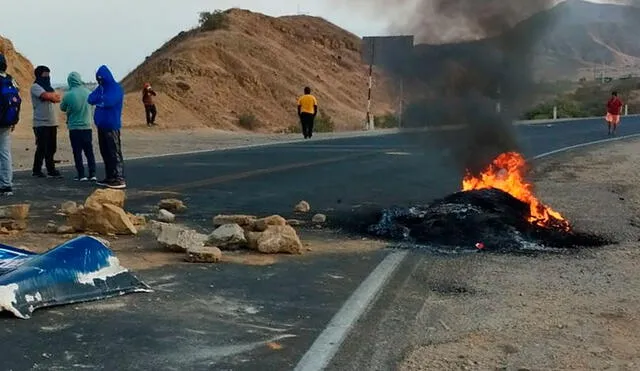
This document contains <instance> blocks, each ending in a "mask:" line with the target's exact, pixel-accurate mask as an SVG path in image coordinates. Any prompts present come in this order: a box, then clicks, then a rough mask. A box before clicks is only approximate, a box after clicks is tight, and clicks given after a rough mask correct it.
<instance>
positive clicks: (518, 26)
mask: <svg viewBox="0 0 640 371" xmlns="http://www.w3.org/2000/svg"><path fill="white" fill-rule="evenodd" d="M557 2H558V1H555V0H395V1H391V0H390V1H384V4H383V1H382V0H379V1H377V2H376V1H373V2H368V6H369V7H371V6H376V5H375V4H378V6H379V8H377V9H378V11H379V12H381V11H382V10H384V8H382V7H383V6H384V7H385V8H386V9H387V10H385V13H386V14H394V19H392V20H391V21H392V22H391V25H392V26H391V31H392V33H393V34H413V35H415V37H416V41H417V42H418V43H420V42H429V43H430V44H418V45H416V46H415V48H414V50H413V53H412V55H410V56H398V57H397V58H395V59H394V60H392V61H391V62H390V63H389V64H388V65H386V66H384V68H385V69H387V70H388V72H390V73H392V74H393V75H395V76H396V78H398V79H402V81H403V82H404V84H405V87H406V88H405V92H406V93H405V101H406V102H407V105H406V110H405V117H404V124H405V125H406V126H411V127H414V128H415V127H430V128H433V127H435V126H437V127H442V126H451V125H456V126H459V125H462V126H464V129H462V130H458V131H447V130H445V131H439V130H435V131H434V130H432V131H428V132H427V133H426V134H424V136H426V137H428V138H429V139H430V142H433V138H434V136H436V135H437V142H438V143H439V144H441V145H443V146H444V149H445V150H447V151H449V152H450V153H451V155H452V156H453V158H454V161H455V163H456V164H457V165H458V167H459V169H458V170H459V171H464V170H465V169H469V170H471V171H474V172H475V171H479V170H480V169H482V168H484V167H485V166H486V165H487V164H488V163H489V162H490V161H491V160H492V159H493V158H494V157H496V156H497V155H498V154H500V153H502V152H506V151H519V150H520V148H519V146H518V141H517V138H516V136H515V133H514V130H513V126H512V125H511V123H512V122H513V120H514V119H517V118H518V117H519V115H520V114H521V113H522V111H523V109H524V106H525V105H526V104H527V103H528V100H530V98H531V93H532V82H533V71H532V59H533V56H532V51H533V48H534V46H535V43H536V40H537V39H538V38H539V36H540V34H541V33H542V32H544V31H545V30H546V29H547V28H548V27H550V26H551V23H552V22H553V21H554V20H553V19H552V18H553V17H547V16H544V15H541V14H540V12H541V11H543V10H545V9H548V8H550V7H552V6H553V5H555V4H556V3H557ZM391 4H393V5H391ZM392 7H393V9H394V10H389V8H392ZM532 15H533V16H532ZM498 103H499V109H498ZM410 137H412V138H415V134H412V135H411V136H410Z"/></svg>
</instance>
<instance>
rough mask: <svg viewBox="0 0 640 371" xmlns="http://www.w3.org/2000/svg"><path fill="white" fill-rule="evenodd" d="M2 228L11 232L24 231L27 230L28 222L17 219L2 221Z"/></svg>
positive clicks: (0, 220) (0, 226)
mask: <svg viewBox="0 0 640 371" xmlns="http://www.w3.org/2000/svg"><path fill="white" fill-rule="evenodd" d="M0 228H5V229H7V230H9V231H22V230H25V229H27V221H26V220H15V219H0Z"/></svg>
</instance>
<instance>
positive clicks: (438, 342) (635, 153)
mask: <svg viewBox="0 0 640 371" xmlns="http://www.w3.org/2000/svg"><path fill="white" fill-rule="evenodd" d="M639 163H640V141H634V142H626V143H617V144H611V145H607V146H606V147H595V148H591V149H586V150H584V151H580V152H572V153H567V154H565V155H562V156H560V157H554V158H552V159H548V160H543V161H541V162H539V163H538V166H537V167H536V170H535V173H534V179H536V187H537V193H538V195H539V196H540V198H541V199H542V200H544V201H545V202H546V203H547V204H549V205H552V206H553V207H554V208H555V209H556V210H559V211H561V212H562V213H563V214H564V215H565V217H567V218H568V219H569V220H571V221H572V222H573V224H574V225H575V227H576V228H579V229H588V230H591V231H595V232H597V233H601V234H606V235H609V236H612V237H614V238H615V239H616V240H618V241H619V242H620V244H619V245H616V246H611V247H606V248H599V249H590V250H583V251H581V252H579V253H578V254H568V255H567V254H563V255H544V256H528V257H524V256H513V255H492V254H477V255H473V256H467V257H464V258H456V259H445V260H440V261H439V262H437V263H434V264H432V265H431V266H429V267H424V268H421V269H419V270H418V271H416V272H414V275H413V276H414V277H413V278H414V279H416V280H422V281H423V282H427V283H428V285H427V286H431V289H433V287H436V286H437V283H438V282H442V280H446V281H447V282H449V286H451V285H454V286H455V287H456V289H455V290H445V292H436V291H437V290H429V291H433V292H428V293H424V292H423V293H422V295H425V296H426V297H428V299H427V301H426V302H425V303H424V306H423V307H422V310H421V311H420V312H419V313H418V315H417V317H416V318H415V325H414V328H415V333H414V334H413V335H412V337H413V338H412V339H411V341H410V343H411V344H412V345H413V346H412V348H411V349H410V350H409V351H408V352H407V353H406V358H404V361H403V362H402V364H401V366H400V368H399V369H400V370H403V371H416V370H639V369H640V295H639V293H640V250H638V249H637V247H638V245H639V244H640V243H639V242H638V241H639V239H638V238H639V237H640V174H639V172H638V171H637V166H638V164H639ZM451 287H453V286H451Z"/></svg>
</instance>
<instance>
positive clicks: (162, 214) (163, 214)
mask: <svg viewBox="0 0 640 371" xmlns="http://www.w3.org/2000/svg"><path fill="white" fill-rule="evenodd" d="M156 219H158V221H159V222H164V223H173V222H175V221H176V216H175V215H173V213H172V212H170V211H168V210H165V209H160V210H159V211H158V215H156Z"/></svg>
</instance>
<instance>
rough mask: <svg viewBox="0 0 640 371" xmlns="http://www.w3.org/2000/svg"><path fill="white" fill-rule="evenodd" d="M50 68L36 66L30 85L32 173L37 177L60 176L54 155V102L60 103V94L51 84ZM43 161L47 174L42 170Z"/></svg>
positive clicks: (55, 143) (55, 146) (55, 136)
mask: <svg viewBox="0 0 640 371" xmlns="http://www.w3.org/2000/svg"><path fill="white" fill-rule="evenodd" d="M50 72H51V70H50V69H49V68H48V67H46V66H38V67H36V69H35V71H34V73H35V77H36V80H35V82H34V83H33V85H31V102H32V104H33V133H34V134H35V137H36V153H35V154H34V158H33V173H32V175H33V176H35V177H38V178H46V177H47V176H49V177H53V178H61V177H62V175H61V174H60V172H59V171H58V170H56V166H55V162H54V159H53V157H54V155H55V153H56V149H57V142H58V139H57V136H58V123H57V122H56V111H55V109H54V104H56V103H60V100H61V99H60V95H59V94H58V93H56V91H55V89H54V88H53V87H52V86H51V76H50ZM43 161H44V164H45V167H46V169H47V174H46V175H45V174H44V172H42V162H43Z"/></svg>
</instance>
